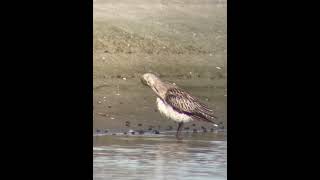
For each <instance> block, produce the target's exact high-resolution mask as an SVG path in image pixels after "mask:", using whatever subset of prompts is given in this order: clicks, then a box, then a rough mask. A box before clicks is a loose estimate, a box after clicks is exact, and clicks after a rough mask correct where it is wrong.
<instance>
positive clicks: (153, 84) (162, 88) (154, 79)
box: [141, 73, 168, 99]
mask: <svg viewBox="0 0 320 180" xmlns="http://www.w3.org/2000/svg"><path fill="white" fill-rule="evenodd" d="M141 82H142V84H144V85H146V86H149V87H150V88H151V89H152V90H153V91H154V92H155V93H156V94H157V96H158V97H160V98H162V99H163V98H164V97H165V93H166V92H167V89H168V87H167V86H168V85H166V84H165V83H163V82H162V81H161V80H160V79H159V78H158V76H156V75H154V74H152V73H146V74H143V75H142V77H141Z"/></svg>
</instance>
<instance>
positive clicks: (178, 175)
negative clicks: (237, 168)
mask: <svg viewBox="0 0 320 180" xmlns="http://www.w3.org/2000/svg"><path fill="white" fill-rule="evenodd" d="M184 137H185V138H184V140H182V141H177V140H176V139H175V138H174V136H173V135H163V134H162V135H143V136H94V137H93V142H94V146H93V179H96V180H98V179H101V180H102V179H113V180H115V179H121V180H122V179H127V180H129V179H155V180H158V179H159V180H161V179H184V180H188V179H190V180H206V179H217V180H219V179H227V141H226V139H225V134H224V133H223V132H219V133H198V134H196V135H194V134H184Z"/></svg>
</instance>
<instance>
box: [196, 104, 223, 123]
mask: <svg viewBox="0 0 320 180" xmlns="http://www.w3.org/2000/svg"><path fill="white" fill-rule="evenodd" d="M193 118H194V119H197V120H201V121H205V122H209V123H212V124H213V125H214V126H215V127H221V123H219V122H218V117H217V116H215V115H214V113H213V110H211V109H209V108H199V109H198V113H197V114H195V115H193Z"/></svg>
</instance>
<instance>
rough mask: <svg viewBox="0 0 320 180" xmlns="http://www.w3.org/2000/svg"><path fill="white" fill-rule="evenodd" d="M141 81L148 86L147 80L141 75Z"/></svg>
mask: <svg viewBox="0 0 320 180" xmlns="http://www.w3.org/2000/svg"><path fill="white" fill-rule="evenodd" d="M141 83H142V84H143V85H145V86H148V83H147V81H146V80H145V79H144V78H143V77H141Z"/></svg>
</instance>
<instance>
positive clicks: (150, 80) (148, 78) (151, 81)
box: [141, 73, 159, 87]
mask: <svg viewBox="0 0 320 180" xmlns="http://www.w3.org/2000/svg"><path fill="white" fill-rule="evenodd" d="M158 79H159V78H158V77H157V76H156V75H154V74H152V73H145V74H143V75H142V77H141V82H142V84H144V85H146V86H149V87H153V86H154V85H155V83H156V81H157V80H158Z"/></svg>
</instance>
